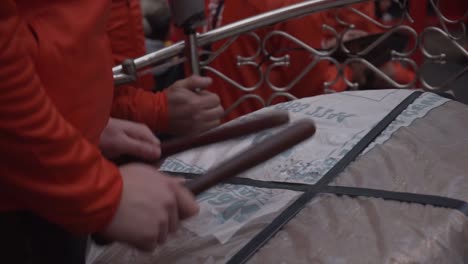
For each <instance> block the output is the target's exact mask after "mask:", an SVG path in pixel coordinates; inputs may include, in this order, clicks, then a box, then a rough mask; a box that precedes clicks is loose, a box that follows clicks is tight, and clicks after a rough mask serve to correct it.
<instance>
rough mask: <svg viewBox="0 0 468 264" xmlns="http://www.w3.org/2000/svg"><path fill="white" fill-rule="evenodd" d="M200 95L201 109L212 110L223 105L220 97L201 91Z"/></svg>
mask: <svg viewBox="0 0 468 264" xmlns="http://www.w3.org/2000/svg"><path fill="white" fill-rule="evenodd" d="M199 95H200V102H199V105H200V108H201V109H211V108H215V107H218V106H220V105H221V100H220V99H219V96H218V95H217V94H214V93H210V92H208V91H201V92H200V93H199Z"/></svg>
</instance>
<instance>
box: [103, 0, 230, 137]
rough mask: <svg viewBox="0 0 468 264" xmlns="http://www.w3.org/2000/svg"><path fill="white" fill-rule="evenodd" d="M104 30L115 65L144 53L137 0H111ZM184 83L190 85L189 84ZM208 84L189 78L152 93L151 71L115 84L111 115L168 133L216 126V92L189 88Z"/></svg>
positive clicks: (218, 114) (220, 111)
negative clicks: (133, 81)
mask: <svg viewBox="0 0 468 264" xmlns="http://www.w3.org/2000/svg"><path fill="white" fill-rule="evenodd" d="M111 7H112V8H111V15H110V18H109V22H108V25H107V32H108V34H109V36H110V38H111V48H112V53H113V60H114V64H116V65H117V64H120V63H122V61H123V60H125V59H128V58H137V57H140V56H143V55H145V54H146V48H145V35H144V31H143V16H142V11H141V5H140V0H113V1H112V6H111ZM186 84H190V85H189V86H188V85H186ZM210 84H211V80H209V79H207V78H199V77H195V76H194V77H191V78H190V79H189V80H187V81H179V82H176V83H175V84H174V85H172V86H171V87H169V88H168V89H165V90H164V91H162V92H157V93H153V92H152V90H153V89H154V86H155V83H154V80H153V76H152V75H151V74H147V75H143V76H140V77H139V78H138V80H137V82H136V83H134V84H129V85H124V86H120V87H116V89H115V92H114V102H113V105H112V112H111V115H112V116H113V117H116V118H120V119H127V120H133V121H136V122H140V123H143V124H146V125H147V126H148V127H149V128H150V129H151V130H152V131H154V132H157V133H163V134H170V135H185V134H187V133H199V132H203V131H205V130H208V129H210V128H213V127H215V126H217V125H218V124H219V123H220V118H221V116H222V114H223V108H222V107H221V105H220V100H219V97H218V95H216V94H214V93H210V92H208V91H203V92H201V93H196V92H194V91H193V90H191V88H192V89H195V88H205V87H207V86H208V85H210Z"/></svg>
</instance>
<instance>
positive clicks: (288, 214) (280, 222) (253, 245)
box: [227, 91, 422, 264]
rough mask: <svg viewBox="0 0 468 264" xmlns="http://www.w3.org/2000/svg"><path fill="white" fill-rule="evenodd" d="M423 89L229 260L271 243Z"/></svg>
mask: <svg viewBox="0 0 468 264" xmlns="http://www.w3.org/2000/svg"><path fill="white" fill-rule="evenodd" d="M421 94H422V92H419V91H418V92H413V93H412V94H411V95H410V96H408V97H407V98H406V99H405V100H403V102H401V103H400V104H399V105H398V106H397V107H396V108H395V109H393V110H392V111H391V112H390V113H389V114H388V115H387V116H386V117H385V118H384V119H382V121H380V122H379V123H378V124H377V125H376V126H375V127H374V128H372V129H371V130H370V131H369V133H367V135H365V136H364V138H363V139H362V140H361V141H359V143H357V144H356V145H355V146H354V147H353V148H352V149H351V151H349V152H348V153H347V154H346V155H345V156H344V157H343V158H342V159H341V160H340V161H339V162H338V163H337V164H336V165H335V166H333V168H331V169H330V171H328V172H327V173H326V174H325V175H324V176H323V177H322V179H320V180H319V181H318V182H317V184H315V185H313V186H311V187H310V189H309V190H307V191H306V192H305V193H303V194H302V195H301V196H300V197H299V198H298V199H297V200H296V201H294V202H293V203H292V204H291V205H290V206H289V207H287V208H286V209H285V210H284V211H283V212H282V213H281V214H280V215H279V216H278V217H276V218H275V219H274V220H273V221H272V222H271V223H270V224H269V225H268V226H267V227H266V228H265V229H263V230H262V231H261V232H260V233H258V234H257V235H256V236H255V237H254V238H253V239H252V240H250V241H249V242H248V243H247V244H246V245H245V246H244V247H243V248H242V249H240V250H239V251H238V252H237V253H236V254H235V255H234V256H233V257H232V258H231V259H230V260H229V261H228V262H227V263H228V264H234V263H245V262H246V261H247V260H248V259H249V258H250V257H252V256H253V254H255V252H256V251H257V250H259V249H260V248H261V247H262V246H263V245H265V243H267V242H268V240H269V239H271V238H272V237H273V236H274V235H275V234H276V233H277V232H278V231H279V230H280V229H281V228H282V227H283V226H284V225H286V224H287V223H288V222H289V221H290V220H291V219H292V218H294V217H295V216H296V215H297V214H298V213H299V212H300V211H301V210H302V209H303V208H304V207H305V206H306V204H307V203H309V202H310V201H311V200H312V199H313V198H314V197H315V196H316V195H317V193H318V192H321V191H320V190H322V189H324V188H326V187H327V186H328V184H330V183H331V182H332V181H333V180H334V179H335V178H336V177H337V176H338V174H340V173H341V172H342V171H343V170H344V169H345V168H346V167H347V166H348V165H349V164H350V163H351V162H352V161H354V160H355V159H356V158H357V157H358V156H359V155H360V154H361V153H362V152H363V151H364V150H365V149H366V148H367V147H368V146H369V145H370V144H371V143H372V142H373V141H374V140H375V139H376V138H377V137H378V136H379V135H380V134H381V133H382V132H383V131H384V130H385V129H386V128H387V127H388V125H390V123H392V122H393V121H394V120H395V119H396V118H397V117H398V116H399V115H400V114H401V113H402V112H403V111H404V110H405V109H406V108H407V107H408V106H409V105H410V104H412V103H413V102H414V101H415V100H416V99H417V98H418V97H419V96H420V95H421Z"/></svg>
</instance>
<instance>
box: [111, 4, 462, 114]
mask: <svg viewBox="0 0 468 264" xmlns="http://www.w3.org/2000/svg"><path fill="white" fill-rule="evenodd" d="M413 1H414V0H413ZM428 1H429V4H430V6H431V7H432V9H433V10H434V15H433V16H434V17H435V18H437V21H438V25H435V26H434V25H432V26H428V27H426V28H424V29H423V30H422V31H420V32H419V34H418V32H417V31H416V30H415V29H414V27H413V25H414V23H415V21H414V19H413V18H412V17H411V13H410V11H409V4H408V2H407V1H406V0H400V1H397V0H394V2H395V3H398V4H399V7H400V9H401V10H400V11H401V18H400V19H398V20H395V21H393V22H392V24H385V23H383V22H381V21H380V20H377V19H376V18H374V17H371V16H369V15H368V14H366V13H363V12H362V11H361V10H358V9H356V8H354V7H352V4H356V3H360V2H367V1H363V0H310V1H303V2H300V3H298V4H294V5H290V6H286V7H283V8H280V9H277V10H273V11H270V12H266V13H263V14H259V15H257V16H254V17H250V18H247V19H243V20H241V21H238V22H235V23H232V24H229V25H226V26H224V27H221V28H218V29H214V30H211V31H209V32H206V33H203V34H199V35H198V45H199V47H204V46H206V45H209V44H212V43H215V42H217V41H220V40H225V41H226V42H225V43H224V45H222V46H221V47H220V48H219V49H217V50H214V51H202V52H201V54H202V55H204V56H202V57H203V58H204V59H203V60H201V61H200V66H201V69H203V70H205V71H206V72H211V73H212V74H214V75H216V76H217V77H219V78H221V79H222V80H224V81H225V82H226V84H227V86H229V87H228V88H229V89H230V88H235V89H239V90H242V91H244V92H246V94H245V95H244V96H243V97H241V98H240V99H239V100H238V101H237V102H236V103H235V104H234V105H232V106H231V109H232V108H234V107H236V106H237V105H238V104H240V103H241V102H243V101H245V100H247V99H250V98H254V99H256V100H258V101H260V102H261V103H262V104H263V105H269V104H270V103H271V102H272V101H273V100H274V99H275V98H276V97H278V96H282V97H287V98H290V99H295V98H296V97H295V96H294V95H293V94H291V93H289V91H290V90H291V89H292V87H294V86H295V85H296V84H297V83H298V82H299V81H300V80H301V79H302V78H303V77H304V76H305V75H306V74H307V73H309V72H310V71H311V70H313V69H314V67H315V66H316V65H317V64H318V63H319V62H321V61H328V62H329V63H330V64H331V65H334V66H335V67H336V69H337V72H338V74H337V77H336V79H335V80H331V81H326V82H324V83H323V86H324V90H325V91H326V92H333V90H332V89H331V88H330V87H331V86H332V85H334V84H335V83H336V82H337V81H338V79H340V78H342V80H344V82H345V84H346V85H347V86H348V87H350V88H351V89H358V88H359V85H360V84H359V83H357V82H355V81H354V80H350V79H349V77H348V76H346V75H345V74H344V68H345V67H347V66H349V65H351V64H356V63H359V64H361V65H362V66H364V68H366V69H367V70H368V71H370V72H372V73H373V74H375V76H377V77H378V78H381V79H382V80H384V81H385V82H386V83H387V88H390V87H392V88H400V89H406V88H413V87H415V86H418V88H423V89H425V90H430V91H448V90H450V89H451V84H453V83H454V82H455V81H456V80H457V79H459V78H460V77H462V76H464V75H465V74H467V72H468V66H466V65H465V67H464V68H462V69H461V70H460V71H459V72H456V73H454V74H453V75H452V76H451V77H449V78H447V79H446V80H445V81H444V82H443V83H439V84H434V83H431V81H430V80H429V79H428V78H427V76H425V75H423V74H421V65H422V64H421V62H420V61H419V62H417V60H416V59H415V54H416V53H420V54H422V57H423V61H424V63H425V64H431V63H435V64H444V63H447V58H448V57H447V55H446V54H445V53H443V52H440V51H434V50H433V49H431V48H429V47H428V46H430V45H428V44H430V41H428V40H429V39H431V38H433V37H434V36H436V35H437V36H438V37H439V39H440V38H442V39H444V40H445V41H446V42H449V43H451V45H452V47H451V49H453V50H456V51H458V52H459V54H460V56H462V57H463V58H464V59H468V51H467V50H466V49H465V48H464V47H463V46H462V44H460V43H461V41H462V40H464V39H466V38H467V33H466V25H465V24H464V20H465V18H466V17H467V16H468V10H465V16H464V17H461V18H460V19H458V20H452V19H449V18H448V17H447V16H446V15H445V14H444V13H443V12H442V11H441V9H440V8H439V1H438V0H428ZM449 1H450V0H449ZM327 10H328V11H330V10H334V11H336V12H335V19H336V22H337V23H336V24H338V25H340V27H344V28H345V30H342V31H341V32H339V31H338V30H336V29H335V28H334V27H331V26H329V25H322V29H323V31H327V32H328V33H330V34H331V35H332V36H333V38H334V39H335V40H334V41H335V43H338V44H336V45H334V46H333V47H332V48H330V49H328V50H325V49H321V48H318V47H312V46H310V45H309V44H308V43H304V42H302V41H301V40H300V39H299V38H298V37H297V36H293V35H291V34H289V33H288V32H284V31H271V32H269V33H268V34H266V35H264V36H263V37H260V36H259V35H258V34H257V33H255V30H257V29H260V28H264V27H266V26H270V25H272V24H276V23H281V22H285V21H288V20H290V19H293V18H298V17H303V16H307V15H312V14H314V13H317V12H321V11H327ZM340 10H346V11H347V12H352V13H353V15H357V16H359V17H360V19H362V20H365V21H366V23H371V24H373V25H375V26H376V27H378V28H380V29H382V30H384V31H385V33H384V34H381V35H380V36H379V37H378V38H377V39H375V40H374V41H373V42H372V43H371V44H370V45H368V46H366V47H364V48H363V49H362V50H359V51H357V52H352V51H350V50H349V49H348V47H347V46H346V45H345V42H344V41H343V39H344V36H345V34H347V32H348V31H350V30H353V29H354V27H355V26H354V25H353V24H350V23H347V22H346V21H345V19H344V18H342V17H340V15H339V14H340V12H338V11H340ZM398 33H400V34H404V35H405V36H406V37H407V39H408V43H410V44H409V45H407V47H406V48H405V49H404V50H400V51H396V50H392V51H391V58H390V60H392V61H394V62H397V63H401V64H402V65H404V67H405V68H407V69H409V70H410V71H412V72H414V73H415V74H414V78H413V79H412V80H411V81H408V82H405V83H399V82H397V81H395V80H394V79H393V78H392V77H391V76H389V75H387V74H386V73H385V72H384V71H383V70H382V69H381V68H379V67H378V66H376V65H374V64H373V63H372V62H371V61H369V60H368V59H366V58H365V57H366V55H368V54H369V53H370V52H372V51H373V50H374V49H375V48H376V47H377V46H379V45H380V44H382V43H384V42H386V41H389V40H390V39H391V37H392V36H394V35H395V34H398ZM241 35H246V36H248V37H250V38H251V39H252V41H254V42H256V46H257V47H258V48H257V50H256V52H255V54H252V55H251V56H248V57H242V56H237V58H236V62H237V65H238V67H243V66H245V65H248V66H253V67H252V68H254V69H255V71H256V72H257V74H258V82H257V83H255V84H253V85H251V86H245V85H243V84H241V83H239V82H238V81H236V80H233V79H231V78H229V77H228V76H227V75H226V74H225V73H223V72H222V69H216V68H215V67H213V66H212V62H213V61H214V60H215V59H216V58H217V57H218V56H219V55H220V54H222V53H223V52H225V51H226V49H227V48H228V47H229V46H230V45H232V44H233V43H235V41H236V40H237V39H238V37H239V36H241ZM273 37H276V38H278V37H280V38H285V39H287V40H288V41H290V42H291V43H294V44H295V45H296V46H298V47H299V48H300V49H301V50H302V51H303V52H305V53H307V55H312V56H310V57H311V58H312V61H311V62H310V63H309V64H306V66H305V67H304V69H303V71H301V72H300V73H299V74H298V76H295V77H294V78H293V79H292V80H291V81H290V82H289V83H288V84H286V85H282V86H278V85H276V84H275V83H273V82H272V81H271V79H270V75H271V72H272V71H273V69H274V68H275V67H283V66H287V65H289V63H291V62H290V61H289V56H288V55H287V54H286V55H282V56H279V57H275V56H274V55H271V54H269V53H268V50H267V46H268V43H269V42H270V41H271V39H272V38H273ZM184 47H185V44H184V42H179V43H176V44H174V45H171V46H170V47H167V48H164V49H162V50H159V51H157V52H154V53H151V54H148V55H145V56H143V57H140V58H136V59H134V60H133V61H132V63H130V65H124V66H117V67H115V68H114V69H113V72H114V80H115V83H116V85H120V84H123V83H126V82H130V81H132V80H133V79H134V76H133V77H132V75H135V74H136V73H137V72H139V74H147V73H148V72H151V68H154V67H156V68H157V69H160V68H165V67H170V66H172V65H174V64H176V63H183V62H184V57H183V56H181V55H183V54H184ZM337 50H340V52H341V53H343V54H344V55H345V56H346V59H345V60H344V61H338V60H337V58H336V56H334V54H335V52H336V51H337ZM267 55H268V56H267ZM260 56H263V57H264V58H267V59H268V60H269V63H268V64H266V65H267V66H265V67H260V65H259V62H258V61H259V60H258V58H259V57H260ZM175 57H178V59H176V60H170V62H167V61H168V59H171V58H175ZM148 67H150V69H149V70H148ZM143 69H144V70H143ZM265 86H266V87H268V88H269V89H271V90H272V95H271V97H270V98H268V99H266V100H265V99H263V98H261V97H260V96H258V95H256V94H254V93H252V92H253V91H255V90H256V89H260V88H262V89H264V88H265ZM419 86H420V87H419ZM231 109H229V110H231ZM229 110H228V111H229Z"/></svg>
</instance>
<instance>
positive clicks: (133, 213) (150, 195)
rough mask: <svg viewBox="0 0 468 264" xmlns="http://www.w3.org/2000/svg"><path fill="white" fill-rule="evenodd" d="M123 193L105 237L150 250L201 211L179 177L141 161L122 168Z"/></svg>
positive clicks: (104, 233)
mask: <svg viewBox="0 0 468 264" xmlns="http://www.w3.org/2000/svg"><path fill="white" fill-rule="evenodd" d="M120 171H121V173H122V177H123V193H122V197H121V201H120V205H119V208H118V209H117V212H116V214H115V216H114V218H113V220H112V222H111V223H110V225H109V226H108V227H107V229H106V230H105V231H104V232H103V233H102V234H103V235H104V237H106V238H108V239H111V240H113V241H119V242H123V243H127V244H129V245H131V246H134V247H136V248H138V249H141V250H145V251H151V250H153V249H154V248H155V247H156V246H157V245H160V244H162V243H164V242H165V241H166V239H167V237H168V235H169V234H170V233H173V232H175V231H176V230H177V229H178V227H179V224H180V221H181V220H184V219H187V218H189V217H191V216H194V215H195V214H197V213H198V210H199V207H198V204H197V203H196V201H195V198H194V197H193V195H192V194H191V193H190V192H189V191H188V189H186V188H185V187H184V186H183V185H182V181H181V180H180V179H175V178H171V177H168V176H165V175H163V174H162V173H161V172H158V171H157V170H156V169H154V168H152V167H150V166H147V165H142V164H130V165H126V166H123V167H121V168H120Z"/></svg>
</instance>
